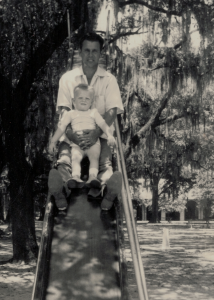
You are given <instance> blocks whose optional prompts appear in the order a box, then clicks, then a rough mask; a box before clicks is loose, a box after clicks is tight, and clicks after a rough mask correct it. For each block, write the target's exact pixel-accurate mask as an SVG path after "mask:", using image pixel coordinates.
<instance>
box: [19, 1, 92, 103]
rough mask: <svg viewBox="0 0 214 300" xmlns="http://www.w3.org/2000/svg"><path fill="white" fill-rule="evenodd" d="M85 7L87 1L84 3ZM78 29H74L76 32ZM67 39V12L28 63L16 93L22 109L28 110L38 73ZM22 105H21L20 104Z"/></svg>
mask: <svg viewBox="0 0 214 300" xmlns="http://www.w3.org/2000/svg"><path fill="white" fill-rule="evenodd" d="M83 2H84V4H85V5H87V4H86V1H83ZM76 29H78V28H73V31H75V30H76ZM66 38H67V12H66V13H65V14H64V15H63V20H62V22H60V23H58V24H57V25H56V26H55V27H54V28H53V29H52V30H51V31H50V32H49V34H48V35H47V37H46V38H45V39H44V40H43V41H42V42H41V43H40V45H39V46H38V48H37V49H36V50H35V52H34V53H33V55H32V56H31V57H30V59H29V61H28V62H27V63H26V65H25V68H24V70H23V72H22V75H21V77H20V80H19V82H18V84H17V87H16V89H15V91H14V94H15V95H16V97H17V96H18V97H19V98H20V97H21V99H22V109H26V106H27V104H28V102H27V96H28V94H29V91H30V88H31V85H32V82H33V80H34V79H35V76H36V74H37V72H38V71H39V70H40V69H41V68H42V67H43V66H44V65H45V64H46V62H47V60H48V59H49V58H50V57H51V55H52V54H53V52H54V51H55V50H56V49H57V48H58V47H59V46H60V45H61V44H62V43H63V42H64V40H65V39H66ZM20 105H21V103H20Z"/></svg>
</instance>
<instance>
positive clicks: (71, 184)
mask: <svg viewBox="0 0 214 300" xmlns="http://www.w3.org/2000/svg"><path fill="white" fill-rule="evenodd" d="M83 156H84V151H82V150H81V149H80V148H79V146H77V145H74V146H72V149H71V164H72V178H71V179H69V180H68V182H67V185H68V188H69V189H74V188H79V189H81V188H82V187H83V186H84V185H85V183H84V181H82V180H81V179H80V175H81V165H80V163H81V160H82V159H83Z"/></svg>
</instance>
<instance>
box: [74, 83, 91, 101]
mask: <svg viewBox="0 0 214 300" xmlns="http://www.w3.org/2000/svg"><path fill="white" fill-rule="evenodd" d="M78 89H80V90H84V91H89V92H90V93H91V95H92V101H93V100H94V88H93V87H92V86H90V85H88V84H86V83H79V84H78V85H77V86H75V88H74V98H75V96H76V92H77V90H78Z"/></svg>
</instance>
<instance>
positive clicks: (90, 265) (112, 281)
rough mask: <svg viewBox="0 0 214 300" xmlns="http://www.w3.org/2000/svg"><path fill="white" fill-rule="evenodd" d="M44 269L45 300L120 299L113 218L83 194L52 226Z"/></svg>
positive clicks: (84, 192)
mask: <svg viewBox="0 0 214 300" xmlns="http://www.w3.org/2000/svg"><path fill="white" fill-rule="evenodd" d="M48 269H49V276H48V286H47V290H46V294H45V297H44V299H46V300H71V299H72V300H83V299H90V300H99V299H112V300H116V299H121V291H120V287H119V281H120V276H119V256H118V249H117V241H116V228H115V222H114V218H113V216H112V215H111V214H110V213H105V212H102V211H101V210H100V201H99V200H95V199H94V200H92V201H91V200H90V201H89V200H88V198H87V193H86V191H85V190H82V191H80V193H79V194H78V193H77V194H76V195H74V196H72V197H71V202H70V204H69V207H68V211H67V215H66V216H63V217H62V218H61V219H60V222H59V224H55V226H54V230H53V239H52V246H51V259H50V265H49V268H48ZM40 300H41V299H40Z"/></svg>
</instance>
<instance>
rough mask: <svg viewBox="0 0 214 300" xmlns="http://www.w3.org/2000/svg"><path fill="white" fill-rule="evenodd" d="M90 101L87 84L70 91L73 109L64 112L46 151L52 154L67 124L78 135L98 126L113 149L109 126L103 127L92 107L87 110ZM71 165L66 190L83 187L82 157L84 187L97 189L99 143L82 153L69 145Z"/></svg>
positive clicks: (102, 122) (74, 145)
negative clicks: (83, 174)
mask: <svg viewBox="0 0 214 300" xmlns="http://www.w3.org/2000/svg"><path fill="white" fill-rule="evenodd" d="M93 98H94V89H93V87H91V86H88V85H87V84H79V85H77V86H76V87H75V88H74V100H73V104H74V107H75V110H70V111H68V112H66V113H65V114H64V115H63V117H62V119H61V122H60V125H59V126H58V129H57V130H56V132H55V134H54V135H53V137H52V139H51V142H50V145H49V152H50V153H51V154H53V152H54V151H55V149H56V143H57V141H58V140H59V139H60V137H61V136H62V135H63V134H64V132H65V130H66V127H67V126H68V124H69V123H71V126H72V129H73V131H74V132H76V133H78V134H81V132H82V131H83V130H86V129H95V128H96V125H98V126H99V127H100V128H101V129H102V131H103V132H104V133H105V134H106V135H107V138H108V142H107V143H108V145H109V146H110V147H113V146H114V144H115V139H114V137H113V135H112V133H111V130H110V127H109V126H108V125H107V124H106V122H105V120H104V119H103V118H102V116H101V115H100V114H99V113H98V111H97V109H96V108H93V109H90V107H91V105H92V102H93ZM71 146H72V149H71V165H72V179H70V180H69V181H68V188H74V187H78V188H81V187H83V186H84V182H83V181H82V180H81V179H80V174H81V166H80V163H81V161H82V159H83V157H84V156H85V155H86V156H88V158H89V161H90V167H89V179H88V181H87V182H86V184H87V185H88V186H90V187H95V188H100V182H99V180H98V179H97V174H98V168H99V156H100V141H99V139H98V140H97V142H96V143H95V144H94V145H93V146H92V147H91V148H89V149H86V150H82V149H80V147H79V146H78V145H76V144H74V143H71Z"/></svg>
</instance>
